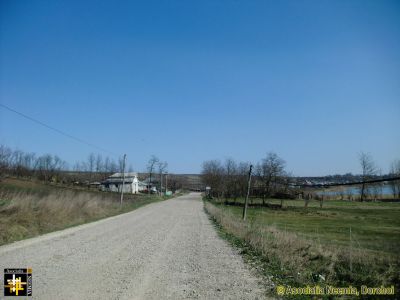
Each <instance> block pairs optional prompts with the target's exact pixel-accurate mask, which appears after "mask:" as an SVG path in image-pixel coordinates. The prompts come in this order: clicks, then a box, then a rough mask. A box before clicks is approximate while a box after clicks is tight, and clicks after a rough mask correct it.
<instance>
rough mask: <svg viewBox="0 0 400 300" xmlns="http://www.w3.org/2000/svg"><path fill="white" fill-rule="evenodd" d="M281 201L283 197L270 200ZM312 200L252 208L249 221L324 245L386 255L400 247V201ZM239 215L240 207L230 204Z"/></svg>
mask: <svg viewBox="0 0 400 300" xmlns="http://www.w3.org/2000/svg"><path fill="white" fill-rule="evenodd" d="M268 203H274V204H278V203H280V200H277V199H268ZM319 205H320V204H319V201H310V203H309V205H308V208H304V201H302V200H285V201H284V208H283V209H278V210H272V209H269V208H253V207H249V209H248V216H249V220H252V221H253V222H256V223H261V224H265V225H273V226H276V227H277V228H278V229H280V230H286V231H290V232H294V233H296V234H298V235H300V236H302V237H304V238H308V239H313V240H317V241H318V242H320V243H322V244H330V245H340V246H349V244H350V228H351V239H352V246H353V247H355V248H362V249H366V250H370V251H375V252H380V253H381V254H382V255H397V254H398V249H400V202H349V201H339V200H336V201H333V200H332V201H324V204H323V207H322V208H320V206H319ZM226 208H227V209H228V210H229V211H230V212H232V213H233V214H235V215H237V216H238V217H240V216H241V214H242V208H241V207H238V206H226Z"/></svg>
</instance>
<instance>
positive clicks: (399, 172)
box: [390, 160, 400, 199]
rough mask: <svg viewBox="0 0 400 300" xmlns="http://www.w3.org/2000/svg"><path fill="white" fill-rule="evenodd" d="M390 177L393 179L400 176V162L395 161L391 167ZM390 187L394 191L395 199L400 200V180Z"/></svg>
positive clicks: (393, 182)
mask: <svg viewBox="0 0 400 300" xmlns="http://www.w3.org/2000/svg"><path fill="white" fill-rule="evenodd" d="M390 175H391V176H393V177H399V176H400V160H395V161H394V162H392V164H391V166H390ZM390 187H391V189H392V194H393V198H396V197H397V198H399V199H400V180H395V181H391V182H390Z"/></svg>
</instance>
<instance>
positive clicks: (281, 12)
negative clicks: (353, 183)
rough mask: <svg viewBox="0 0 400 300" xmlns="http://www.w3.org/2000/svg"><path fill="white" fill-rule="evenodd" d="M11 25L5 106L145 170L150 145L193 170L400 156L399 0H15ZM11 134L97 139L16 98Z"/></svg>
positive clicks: (69, 151) (58, 145) (0, 69)
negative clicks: (271, 159)
mask: <svg viewBox="0 0 400 300" xmlns="http://www.w3.org/2000/svg"><path fill="white" fill-rule="evenodd" d="M0 22H1V24H0V25H1V28H0V101H1V103H3V104H4V105H8V106H10V107H12V108H14V109H16V110H18V111H20V112H22V113H25V114H27V115H29V116H31V117H33V118H36V119H38V120H40V121H42V122H45V123H47V124H49V125H51V126H54V127H56V128H58V129H60V130H62V131H65V132H67V133H69V134H71V135H74V136H77V137H79V138H81V139H84V140H86V141H88V142H91V143H93V144H95V145H98V146H100V147H103V148H106V149H108V150H110V151H112V152H115V153H127V155H128V159H129V162H130V163H131V164H132V165H133V167H134V169H135V170H136V171H142V170H144V169H145V165H146V162H147V160H148V159H149V157H150V155H151V154H156V155H157V156H159V157H160V158H161V159H163V160H166V161H167V162H168V163H169V169H170V171H171V172H179V173H197V172H200V171H201V164H202V162H203V161H204V160H208V159H222V160H223V159H225V158H228V157H232V158H234V159H236V160H242V161H251V162H257V161H258V160H260V159H261V158H262V157H264V156H265V154H266V152H268V151H275V152H277V153H278V155H280V156H281V157H283V158H284V159H285V160H286V161H287V167H288V170H289V171H292V172H293V173H294V175H324V174H333V173H347V172H353V173H358V172H359V171H360V170H359V166H358V161H357V153H358V152H360V151H365V152H369V153H370V154H371V155H372V156H373V157H374V159H375V161H376V162H377V164H378V165H379V167H381V168H382V170H383V171H384V172H386V171H388V168H389V165H390V163H391V162H392V161H393V160H394V159H400V2H399V1H397V0H395V1H387V0H374V1H368V0H360V1H354V0H348V1H345V0H337V1H324V0H315V1H303V0H292V1H268V0H263V1H244V0H243V1H236V0H229V1H220V0H210V1H204V0H203V1H186V0H179V1H174V0H168V1H167V0H163V1H161V0H159V1H97V0H96V1H70V0H68V1H54V0H51V1H40V0H38V1H19V0H9V1H7V0H1V1H0ZM0 143H2V144H6V145H8V146H11V147H17V148H19V149H21V150H25V151H32V152H36V153H38V154H42V153H52V154H58V155H59V156H60V157H62V158H63V159H65V160H67V161H68V162H70V163H73V162H74V161H77V160H84V159H85V158H86V157H87V156H88V154H89V153H90V152H98V151H97V150H96V149H93V148H91V147H88V146H85V145H82V144H80V143H77V142H76V141H74V140H70V139H68V138H66V137H64V136H61V135H59V134H57V133H55V132H52V131H50V130H48V129H46V128H43V127H41V126H40V125H38V124H35V123H32V122H30V121H28V120H25V119H23V118H21V117H19V116H17V115H15V114H13V113H11V112H9V111H6V110H4V109H3V108H1V107H0ZM103 154H104V155H107V153H103Z"/></svg>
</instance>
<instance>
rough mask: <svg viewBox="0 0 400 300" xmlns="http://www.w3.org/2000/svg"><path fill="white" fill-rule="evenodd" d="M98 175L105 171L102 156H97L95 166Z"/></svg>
mask: <svg viewBox="0 0 400 300" xmlns="http://www.w3.org/2000/svg"><path fill="white" fill-rule="evenodd" d="M95 170H96V173H98V174H99V173H101V172H102V171H103V157H102V156H101V154H97V156H96V166H95Z"/></svg>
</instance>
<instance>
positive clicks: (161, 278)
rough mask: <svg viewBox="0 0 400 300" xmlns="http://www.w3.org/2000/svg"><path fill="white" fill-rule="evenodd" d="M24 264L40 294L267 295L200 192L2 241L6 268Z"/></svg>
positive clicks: (1, 264)
mask: <svg viewBox="0 0 400 300" xmlns="http://www.w3.org/2000/svg"><path fill="white" fill-rule="evenodd" d="M23 267H32V269H33V289H32V290H33V298H34V299H264V298H265V292H264V290H263V289H262V288H261V285H260V279H259V278H257V277H256V276H255V275H254V274H253V273H252V272H251V271H250V270H249V268H248V267H247V266H246V265H245V264H244V262H243V260H242V258H241V256H240V255H238V254H237V253H236V250H234V249H233V248H231V247H230V246H229V245H228V244H227V242H226V241H224V240H222V239H220V238H219V237H218V235H217V233H216V231H215V229H214V227H213V225H212V223H211V222H210V220H209V219H208V218H207V216H206V214H205V213H204V211H203V203H202V201H201V196H200V194H198V193H191V194H189V195H186V196H182V197H179V198H175V199H171V200H167V201H163V202H158V203H153V204H150V205H147V206H145V207H142V208H139V209H137V210H135V211H132V212H129V213H126V214H122V215H119V216H115V217H111V218H108V219H104V220H101V221H98V222H94V223H90V224H85V225H81V226H77V227H73V228H69V229H66V230H63V231H58V232H54V233H50V234H46V235H43V236H40V237H37V238H33V239H28V240H24V241H20V242H16V243H13V244H10V245H5V246H2V247H0V270H2V269H4V268H23ZM1 277H2V275H1ZM0 285H1V287H0V288H1V290H3V280H1V282H0ZM1 293H2V292H1Z"/></svg>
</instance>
